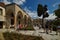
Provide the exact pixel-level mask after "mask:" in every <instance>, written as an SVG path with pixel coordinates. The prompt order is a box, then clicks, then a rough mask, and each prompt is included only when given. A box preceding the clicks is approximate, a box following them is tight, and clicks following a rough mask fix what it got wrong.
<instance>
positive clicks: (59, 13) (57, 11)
mask: <svg viewBox="0 0 60 40" xmlns="http://www.w3.org/2000/svg"><path fill="white" fill-rule="evenodd" d="M54 12H55V15H56V16H57V17H58V18H60V4H59V5H58V9H56V10H55V11H54Z"/></svg>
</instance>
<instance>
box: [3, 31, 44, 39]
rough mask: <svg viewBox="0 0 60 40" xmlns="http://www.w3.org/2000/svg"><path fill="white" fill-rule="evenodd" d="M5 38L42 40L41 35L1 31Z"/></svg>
mask: <svg viewBox="0 0 60 40" xmlns="http://www.w3.org/2000/svg"><path fill="white" fill-rule="evenodd" d="M3 36H4V38H5V40H44V39H43V38H42V37H36V36H28V35H22V34H18V33H9V32H5V33H3Z"/></svg>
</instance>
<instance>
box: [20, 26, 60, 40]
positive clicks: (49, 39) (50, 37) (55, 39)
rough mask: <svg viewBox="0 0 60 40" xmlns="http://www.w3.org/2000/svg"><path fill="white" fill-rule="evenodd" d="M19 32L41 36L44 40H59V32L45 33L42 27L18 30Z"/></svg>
mask: <svg viewBox="0 0 60 40" xmlns="http://www.w3.org/2000/svg"><path fill="white" fill-rule="evenodd" d="M19 33H21V34H24V35H32V36H42V37H43V38H44V40H60V34H58V35H55V34H56V32H54V31H52V33H49V34H46V33H44V30H43V29H39V28H38V27H36V28H35V31H22V30H21V31H19Z"/></svg>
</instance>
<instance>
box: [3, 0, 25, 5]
mask: <svg viewBox="0 0 60 40" xmlns="http://www.w3.org/2000/svg"><path fill="white" fill-rule="evenodd" d="M12 1H13V2H14V3H16V4H19V5H21V4H23V3H24V2H26V0H12ZM3 2H4V3H5V4H10V3H11V2H9V1H8V0H4V1H3Z"/></svg>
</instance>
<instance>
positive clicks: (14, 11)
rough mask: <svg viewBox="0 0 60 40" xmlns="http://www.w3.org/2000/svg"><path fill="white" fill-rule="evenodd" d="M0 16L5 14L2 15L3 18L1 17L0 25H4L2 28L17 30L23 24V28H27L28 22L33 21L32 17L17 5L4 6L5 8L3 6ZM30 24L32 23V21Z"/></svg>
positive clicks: (0, 7)
mask: <svg viewBox="0 0 60 40" xmlns="http://www.w3.org/2000/svg"><path fill="white" fill-rule="evenodd" d="M0 4H3V3H0ZM0 14H3V15H0V16H3V17H0V24H1V25H2V26H1V25H0V26H1V27H2V28H10V27H14V28H16V27H17V26H18V25H19V24H22V25H23V27H25V25H28V22H29V21H30V20H31V17H30V16H29V15H28V14H27V13H26V12H25V11H24V10H22V8H21V7H20V6H19V5H17V4H15V3H12V4H7V5H4V7H2V5H1V6H0ZM3 22H4V23H3ZM30 22H32V20H31V21H30ZM2 23H3V24H2ZM3 26H4V27H3Z"/></svg>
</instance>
